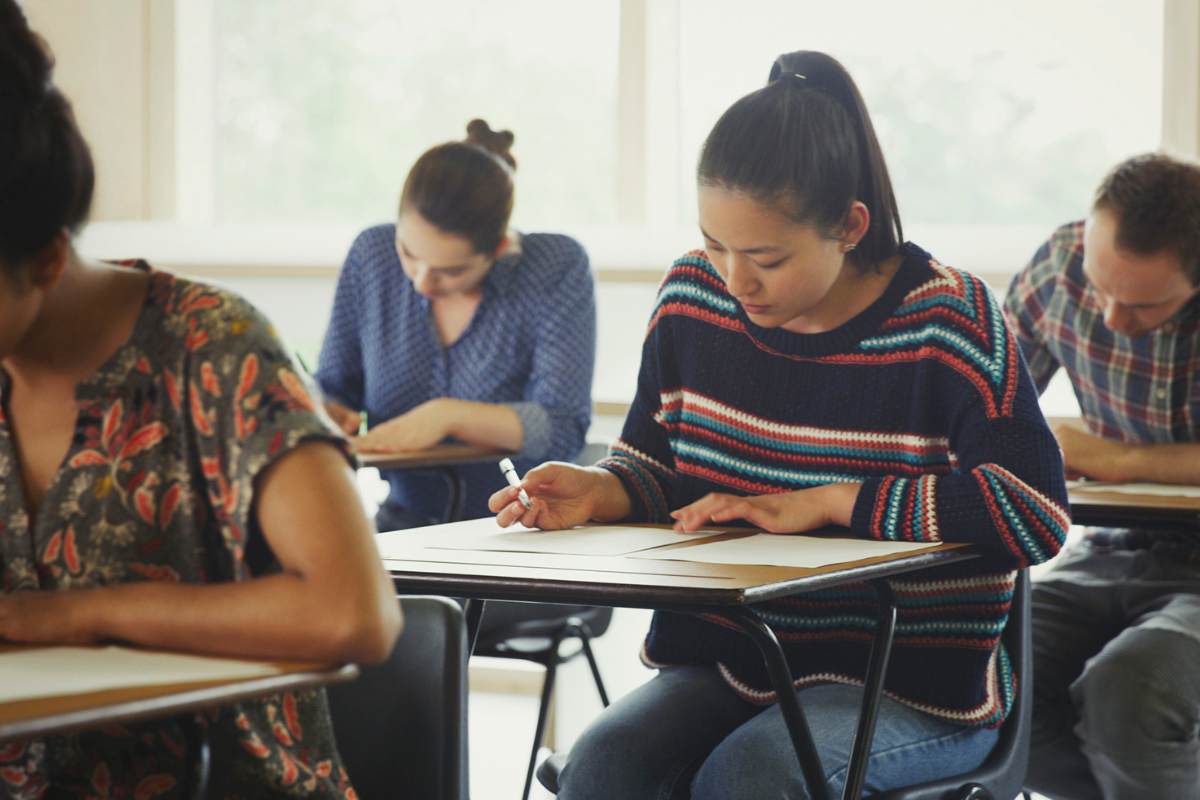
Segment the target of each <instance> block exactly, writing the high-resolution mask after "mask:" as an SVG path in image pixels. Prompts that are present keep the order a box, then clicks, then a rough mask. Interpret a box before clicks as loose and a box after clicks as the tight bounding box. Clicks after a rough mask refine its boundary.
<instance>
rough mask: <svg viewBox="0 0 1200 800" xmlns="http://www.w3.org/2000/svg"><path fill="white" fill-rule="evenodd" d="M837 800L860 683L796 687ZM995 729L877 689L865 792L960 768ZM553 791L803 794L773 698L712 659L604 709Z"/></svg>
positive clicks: (704, 796) (666, 797) (591, 794)
mask: <svg viewBox="0 0 1200 800" xmlns="http://www.w3.org/2000/svg"><path fill="white" fill-rule="evenodd" d="M799 696H800V701H801V703H802V704H803V706H804V713H805V717H806V718H807V720H808V725H809V728H810V730H812V732H813V737H814V739H815V740H816V745H817V751H818V753H819V754H820V757H821V763H822V765H823V766H824V768H825V773H826V777H827V778H828V779H829V782H830V785H831V787H832V789H833V791H834V794H835V796H838V795H840V794H841V791H842V784H843V782H844V780H845V770H846V762H847V761H848V760H849V755H850V745H851V742H852V740H853V736H854V727H855V725H856V724H857V721H858V711H859V707H860V705H861V702H862V687H861V686H843V685H839V684H829V685H822V686H814V687H810V688H808V689H804V690H802V691H801V692H800V693H799ZM996 737H997V731H996V730H994V729H988V728H969V727H965V726H959V725H956V724H954V723H951V722H949V721H947V720H944V719H939V718H937V717H933V716H930V715H928V714H925V713H922V712H920V711H917V710H915V709H913V708H911V707H909V706H906V705H904V704H903V703H901V702H899V701H897V700H893V699H891V698H889V697H884V699H883V703H882V705H881V709H880V714H879V723H878V726H877V728H876V733H875V740H874V743H873V746H872V748H871V761H870V765H869V766H868V768H867V781H866V791H868V792H877V791H881V790H883V789H890V788H895V787H898V786H907V785H909V784H912V783H918V782H920V781H924V780H931V779H934V778H939V777H944V776H947V775H954V774H957V773H960V772H966V771H967V770H970V769H972V768H974V767H976V766H978V765H979V764H981V763H982V762H983V760H984V759H985V758H986V757H987V754H988V753H989V752H990V751H991V749H992V746H993V745H994V744H995V742H996ZM558 796H559V798H561V799H562V800H583V799H584V798H605V800H633V798H656V799H658V800H671V799H673V798H688V797H691V798H695V800H718V798H720V799H722V800H734V799H735V798H737V799H742V798H789V800H806V799H807V798H808V796H809V795H808V792H807V791H806V790H805V787H804V780H803V777H802V776H801V774H800V765H799V763H798V762H797V760H796V755H795V751H794V750H793V748H792V742H791V738H790V736H789V735H788V732H787V727H786V725H785V724H784V721H783V717H782V715H781V714H780V712H779V706H778V705H771V706H768V707H766V708H765V709H764V708H762V707H760V706H755V705H752V704H750V703H748V702H746V701H745V700H743V699H742V698H741V697H740V696H738V695H737V694H736V693H735V692H734V691H733V690H732V689H730V688H729V685H728V684H726V683H725V681H724V680H723V679H722V678H721V676H720V673H718V672H717V669H716V668H715V667H713V666H698V667H672V668H669V669H664V670H661V671H660V672H659V674H658V676H657V677H655V678H654V679H653V680H651V681H650V682H649V683H647V684H645V685H644V686H642V687H640V688H639V689H637V690H635V691H633V692H631V693H630V694H628V695H626V696H625V697H624V698H622V699H621V700H619V701H618V702H616V703H614V704H613V705H612V706H610V707H609V708H608V709H606V710H605V711H604V712H603V713H602V714H601V715H600V716H599V717H598V718H597V719H596V720H595V721H594V722H593V723H592V724H591V725H590V726H589V727H588V728H587V730H585V731H584V732H583V735H582V736H581V737H580V738H579V740H578V741H577V742H576V744H575V747H574V748H572V750H571V753H570V756H569V758H568V759H567V763H566V765H565V766H564V768H563V770H562V773H561V774H560V776H559V793H558Z"/></svg>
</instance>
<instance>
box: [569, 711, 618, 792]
mask: <svg viewBox="0 0 1200 800" xmlns="http://www.w3.org/2000/svg"><path fill="white" fill-rule="evenodd" d="M635 735H636V732H635V731H632V730H629V729H627V726H624V725H621V724H605V723H604V721H601V722H600V723H599V724H598V723H597V722H595V721H593V723H592V724H591V725H589V726H588V727H587V729H586V730H584V732H583V734H582V735H581V736H580V737H579V739H578V740H576V742H575V744H574V746H573V747H572V748H571V752H570V753H569V754H568V756H567V760H566V763H565V764H564V765H563V768H562V771H561V772H560V773H559V776H558V786H559V796H561V797H571V798H584V797H590V796H592V795H591V794H590V792H591V791H592V789H593V788H596V787H605V791H606V792H612V793H613V794H614V795H618V794H619V793H618V792H617V787H615V786H613V782H614V781H619V780H622V778H623V776H624V775H626V774H628V773H630V772H631V771H632V770H630V767H631V765H630V764H624V765H622V767H623V768H622V769H614V765H613V754H614V753H625V754H629V753H628V749H629V741H630V739H631V737H633V736H635Z"/></svg>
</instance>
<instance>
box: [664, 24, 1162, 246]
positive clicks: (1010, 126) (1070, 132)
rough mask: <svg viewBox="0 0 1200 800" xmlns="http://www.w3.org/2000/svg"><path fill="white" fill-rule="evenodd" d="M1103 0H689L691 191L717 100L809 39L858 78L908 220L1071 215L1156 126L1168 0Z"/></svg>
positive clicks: (686, 142) (1150, 138)
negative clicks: (734, 8) (747, 1)
mask: <svg viewBox="0 0 1200 800" xmlns="http://www.w3.org/2000/svg"><path fill="white" fill-rule="evenodd" d="M1103 6H1104V7H1103V12H1101V11H1100V9H1099V8H1098V7H1097V4H1096V3H1095V2H1094V0H1055V1H1054V2H1050V1H1049V0H1009V2H1005V3H970V2H968V3H964V2H961V0H922V2H920V3H895V2H882V0H873V1H868V0H843V2H838V3H829V2H824V1H823V0H787V1H786V2H781V1H779V0H772V1H770V2H758V3H754V4H752V5H749V6H743V7H742V8H746V9H748V12H747V13H740V12H739V13H736V14H733V13H730V10H729V8H730V7H729V5H728V4H727V3H724V2H721V0H688V2H685V3H682V4H681V5H680V38H681V42H682V43H683V44H682V46H681V48H680V98H681V106H680V120H681V131H682V148H681V149H682V153H681V154H680V155H681V158H682V159H683V162H684V165H685V166H684V169H683V170H682V172H683V177H684V182H683V187H682V193H683V194H685V195H687V196H689V197H694V196H695V188H694V182H693V181H692V179H691V177H692V175H693V174H694V165H695V159H696V156H697V154H698V153H699V148H700V145H701V143H702V142H703V140H704V137H705V136H706V135H707V133H708V130H709V129H710V128H711V127H712V125H713V124H714V123H715V122H716V119H717V117H718V116H719V115H720V114H721V112H723V111H724V110H725V108H727V107H728V106H729V105H730V104H732V103H733V101H734V100H736V99H737V98H738V97H740V96H742V95H744V94H746V93H747V92H749V91H752V90H753V89H755V88H757V87H759V86H762V85H763V84H764V83H765V82H766V77H767V72H768V68H769V67H770V65H771V63H772V61H773V59H774V58H775V56H776V55H778V54H779V53H784V52H790V51H794V50H803V49H814V50H822V51H824V52H827V53H829V54H831V55H833V56H834V57H836V58H838V59H839V60H840V61H841V62H842V63H843V64H844V65H845V66H846V68H847V69H848V70H849V71H850V74H851V75H852V76H853V77H854V79H855V82H856V83H857V84H858V86H859V89H860V91H861V92H862V93H863V96H864V99H865V100H866V103H867V108H868V110H869V111H870V112H871V117H872V120H873V122H874V124H875V126H876V133H877V134H878V136H879V138H880V141H881V143H882V146H883V149H884V156H885V158H886V159H887V160H888V166H889V170H890V171H891V174H892V179H893V182H894V184H895V190H896V196H897V200H898V202H899V204H900V212H901V217H902V219H903V220H904V221H905V222H906V223H916V224H918V225H920V224H938V225H947V224H953V225H964V224H965V225H997V224H1001V225H1003V224H1009V225H1011V224H1028V225H1038V226H1044V227H1045V226H1054V225H1058V224H1061V223H1063V222H1066V221H1068V220H1070V219H1076V218H1078V217H1080V216H1082V215H1083V213H1084V212H1085V211H1086V209H1087V207H1088V206H1089V204H1090V198H1091V196H1092V193H1093V192H1094V191H1095V187H1096V185H1097V184H1098V183H1099V182H1100V180H1101V178H1102V177H1103V176H1104V174H1105V173H1106V172H1107V171H1108V169H1109V168H1110V167H1111V166H1113V165H1114V164H1116V163H1117V162H1118V161H1120V160H1122V159H1123V158H1125V157H1127V156H1130V155H1133V154H1135V153H1139V152H1143V151H1147V150H1153V149H1155V148H1157V147H1158V145H1159V140H1160V131H1161V124H1162V123H1161V119H1162V85H1163V7H1162V3H1161V2H1158V3H1154V2H1146V0H1116V1H1114V2H1106V3H1104V4H1103ZM684 205H685V208H686V209H688V211H689V213H692V214H694V212H691V208H692V206H694V201H692V202H686V203H685V204H684ZM1031 254H1032V253H1031Z"/></svg>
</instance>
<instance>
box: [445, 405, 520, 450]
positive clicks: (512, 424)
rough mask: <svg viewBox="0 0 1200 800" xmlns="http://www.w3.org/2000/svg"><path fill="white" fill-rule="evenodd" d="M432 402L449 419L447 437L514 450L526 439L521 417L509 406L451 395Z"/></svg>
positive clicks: (518, 448)
mask: <svg viewBox="0 0 1200 800" xmlns="http://www.w3.org/2000/svg"><path fill="white" fill-rule="evenodd" d="M430 402H431V403H437V404H439V405H440V406H442V409H441V410H443V411H444V413H445V415H446V420H447V424H446V428H447V430H446V435H447V436H453V437H454V438H455V439H458V440H460V441H463V442H470V443H471V444H479V445H485V446H487V447H497V448H500V449H501V450H512V451H519V450H520V449H521V447H522V445H523V444H524V442H525V430H524V428H523V427H522V425H521V418H520V417H519V416H518V415H517V412H516V411H514V410H513V409H511V408H509V407H508V406H505V405H500V404H499V403H479V402H474V401H471V400H458V399H455V398H452V397H440V398H438V399H436V400H431V401H430Z"/></svg>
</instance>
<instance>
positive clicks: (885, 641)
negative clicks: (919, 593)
mask: <svg viewBox="0 0 1200 800" xmlns="http://www.w3.org/2000/svg"><path fill="white" fill-rule="evenodd" d="M867 583H869V584H870V585H871V588H872V589H874V590H875V597H876V598H877V599H878V600H879V617H878V620H877V621H876V623H875V638H874V639H873V640H872V641H871V656H870V658H869V660H868V662H867V676H866V678H865V680H864V681H863V699H862V711H861V712H860V714H859V717H858V727H857V728H856V729H855V731H854V743H853V744H852V745H851V747H850V763H849V764H847V766H846V783H845V785H844V786H843V789H842V800H851V798H854V800H857V798H859V797H862V785H863V781H864V780H865V779H866V777H867V762H868V761H870V758H871V740H872V739H874V738H875V722H876V720H878V718H879V701H880V700H882V699H883V678H884V676H885V675H886V674H887V665H888V657H889V656H890V655H891V652H892V636H893V635H894V634H895V632H896V598H895V597H894V596H893V595H892V587H891V586H890V585H889V584H888V582H887V581H886V580H885V579H883V578H876V579H875V580H871V581H867Z"/></svg>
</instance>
